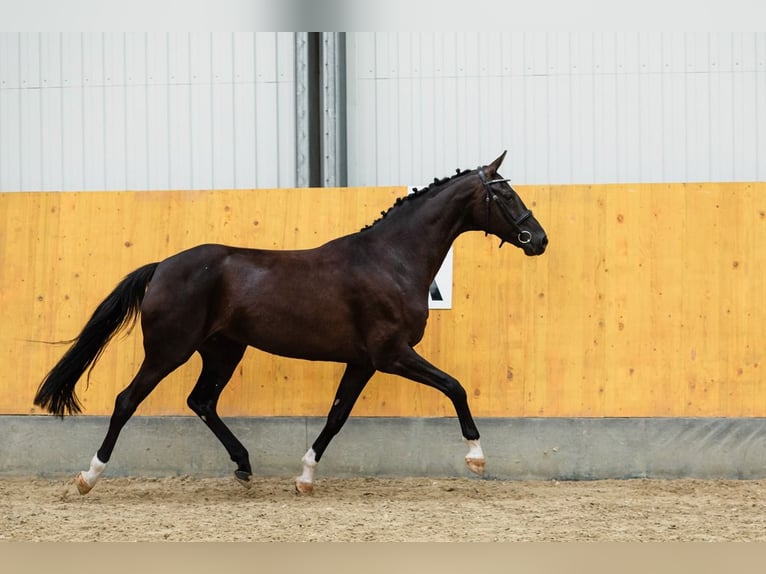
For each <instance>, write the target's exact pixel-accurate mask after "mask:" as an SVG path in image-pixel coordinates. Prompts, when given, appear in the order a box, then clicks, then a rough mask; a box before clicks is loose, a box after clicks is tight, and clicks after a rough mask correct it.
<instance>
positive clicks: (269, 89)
mask: <svg viewBox="0 0 766 574" xmlns="http://www.w3.org/2000/svg"><path fill="white" fill-rule="evenodd" d="M293 61H294V42H293V34H292V33H268V32H263V33H167V34H166V33H124V34H123V33H102V34H99V33H83V34H80V33H62V34H58V33H41V34H38V33H24V34H15V33H1V34H0V191H21V190H30V191H31V190H43V191H47V190H121V189H221V188H255V187H290V186H293V185H294V184H295V181H296V174H295V153H294V150H295V72H294V65H293Z"/></svg>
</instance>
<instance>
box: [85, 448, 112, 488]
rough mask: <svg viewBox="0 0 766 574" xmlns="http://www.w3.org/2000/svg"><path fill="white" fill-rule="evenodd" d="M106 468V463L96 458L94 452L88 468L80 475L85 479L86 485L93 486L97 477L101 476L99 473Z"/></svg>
mask: <svg viewBox="0 0 766 574" xmlns="http://www.w3.org/2000/svg"><path fill="white" fill-rule="evenodd" d="M105 469H106V463H105V462H101V461H100V460H99V459H98V455H97V454H94V455H93V458H92V459H91V461H90V468H89V469H88V470H86V471H84V472H83V473H82V477H83V479H84V480H85V482H87V483H88V486H90V487H91V488H93V486H94V485H95V484H96V482H97V481H98V479H99V477H100V476H101V473H102V472H104V470H105Z"/></svg>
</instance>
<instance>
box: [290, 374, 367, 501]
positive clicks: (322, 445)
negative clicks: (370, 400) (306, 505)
mask: <svg viewBox="0 0 766 574" xmlns="http://www.w3.org/2000/svg"><path fill="white" fill-rule="evenodd" d="M374 373H375V369H374V368H373V367H372V366H370V365H368V364H362V365H355V364H349V365H347V366H346V371H345V372H344V373H343V377H342V378H341V380H340V384H339V385H338V390H337V392H336V393H335V400H334V401H333V403H332V407H331V408H330V412H329V414H328V415H327V422H326V423H325V426H324V428H323V429H322V432H320V433H319V436H318V437H317V439H316V440H315V441H314V444H312V445H311V448H310V449H309V450H308V451H307V452H306V454H304V455H303V458H302V459H301V462H302V463H303V472H302V473H301V475H300V476H299V477H297V478H296V479H295V490H296V491H297V492H298V493H300V494H310V493H312V492H313V491H314V472H315V471H316V466H317V463H318V462H319V459H321V458H322V455H323V454H324V451H325V449H326V448H327V445H328V444H330V441H331V440H332V439H333V437H334V436H335V435H336V434H338V432H339V431H340V429H341V428H342V427H343V425H344V423H345V422H346V420H347V419H348V415H349V414H351V409H352V408H353V407H354V403H356V400H357V399H358V398H359V395H360V394H361V393H362V389H364V386H365V385H366V384H367V381H369V380H370V378H371V377H372V375H373V374H374Z"/></svg>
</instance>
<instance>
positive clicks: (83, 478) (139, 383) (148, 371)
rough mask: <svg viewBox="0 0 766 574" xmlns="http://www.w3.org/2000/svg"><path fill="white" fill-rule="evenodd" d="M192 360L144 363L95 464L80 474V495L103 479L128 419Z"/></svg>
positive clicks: (117, 406) (119, 401)
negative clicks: (182, 365) (177, 369)
mask: <svg viewBox="0 0 766 574" xmlns="http://www.w3.org/2000/svg"><path fill="white" fill-rule="evenodd" d="M188 358H189V356H186V357H184V358H183V360H180V361H175V362H167V361H160V362H157V361H150V360H148V359H144V362H143V364H142V365H141V368H140V369H139V370H138V373H136V376H135V377H134V378H133V380H132V381H131V383H130V384H129V385H128V386H127V387H126V388H125V389H124V390H123V391H122V392H121V393H120V394H118V395H117V398H116V399H115V402H114V411H113V412H112V417H111V418H110V419H109V430H107V433H106V436H105V437H104V441H103V442H102V443H101V448H99V449H98V451H97V452H96V454H95V456H94V457H93V459H92V460H91V463H90V468H89V469H88V470H87V471H83V472H81V473H80V474H78V475H77V477H76V479H75V484H76V485H77V490H79V492H80V494H87V493H88V492H90V490H91V489H92V488H93V486H94V485H95V484H96V482H97V481H98V479H99V477H100V476H101V473H102V472H104V469H105V468H106V463H108V462H109V459H110V458H111V456H112V451H113V450H114V445H115V444H116V443H117V437H118V436H119V435H120V431H121V430H122V427H124V426H125V423H127V422H128V419H130V417H131V416H133V413H134V412H136V409H137V408H138V405H139V404H141V401H143V400H144V399H145V398H146V397H147V396H149V393H151V392H152V391H153V390H154V389H155V387H156V386H157V385H158V384H159V382H160V381H161V380H162V379H164V378H165V377H166V376H168V375H169V374H170V373H171V372H172V371H174V370H175V369H176V368H177V367H178V366H180V365H181V364H183V363H184V362H186V360H187V359H188Z"/></svg>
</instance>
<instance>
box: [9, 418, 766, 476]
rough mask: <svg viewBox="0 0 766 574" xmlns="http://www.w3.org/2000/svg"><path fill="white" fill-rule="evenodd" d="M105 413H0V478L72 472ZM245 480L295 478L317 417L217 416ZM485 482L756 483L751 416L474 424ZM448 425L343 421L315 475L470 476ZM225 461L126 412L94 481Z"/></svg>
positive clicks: (172, 424) (761, 433) (203, 434)
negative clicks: (61, 416) (246, 455)
mask: <svg viewBox="0 0 766 574" xmlns="http://www.w3.org/2000/svg"><path fill="white" fill-rule="evenodd" d="M108 420H109V419H108V417H95V416H80V417H70V418H67V419H65V420H63V421H61V420H58V419H56V418H54V417H48V416H9V415H6V416H0V437H2V439H0V476H42V477H54V476H60V475H74V474H76V473H77V472H78V471H80V470H82V469H85V468H87V467H88V463H89V461H90V459H91V457H92V456H93V453H94V452H96V449H97V448H98V447H99V446H100V444H101V440H102V439H103V437H104V434H105V433H106V429H107V425H108ZM226 421H227V424H228V425H229V426H230V428H231V429H232V431H233V432H234V434H235V435H236V436H237V437H238V438H239V439H240V440H241V441H242V443H243V444H244V445H245V446H246V447H247V448H248V450H249V451H250V458H251V462H252V464H253V471H254V474H255V475H259V476H297V475H298V474H300V471H301V468H302V466H301V456H303V453H305V452H306V450H307V448H308V447H309V446H310V445H311V443H312V442H313V440H314V438H315V437H316V436H317V435H318V434H319V431H320V430H321V428H322V426H323V425H324V418H319V417H316V418H315V417H285V418H283V417H263V418H249V417H234V418H228V419H226ZM476 422H477V425H478V427H479V431H480V432H481V433H482V438H481V443H482V447H483V448H484V453H485V454H486V457H487V474H486V476H487V477H488V478H490V479H504V480H551V479H557V480H594V479H605V478H644V477H645V478H708V479H709V478H726V479H755V478H766V419H763V418H484V419H482V418H479V419H477V420H476ZM465 454H466V446H465V443H464V442H463V440H462V437H461V436H460V427H459V425H458V423H457V420H456V419H455V418H366V417H358V418H355V417H352V418H351V419H349V421H348V423H346V425H345V427H344V428H343V430H342V431H341V433H340V434H339V435H338V436H337V437H336V438H335V440H334V441H333V442H332V443H331V444H330V446H329V448H328V449H327V452H326V453H325V456H324V457H323V458H322V461H321V462H320V463H319V466H318V468H317V478H319V479H321V478H323V477H331V476H334V477H348V476H434V477H452V476H455V477H460V476H473V475H472V474H471V473H470V472H469V471H468V469H467V468H466V467H465V463H464V462H463V458H464V457H465ZM233 471H234V465H233V463H232V462H231V461H230V460H229V457H228V455H227V453H226V451H225V450H224V448H223V446H222V445H221V444H220V443H219V442H218V440H217V439H216V438H215V437H214V436H213V434H212V433H211V432H210V431H209V430H208V429H207V427H205V425H204V424H203V423H202V422H200V421H199V420H197V419H196V418H195V417H134V418H132V419H131V420H130V421H129V422H128V424H127V425H126V427H125V428H124V429H123V432H122V434H121V436H120V439H119V441H118V442H117V447H116V448H115V450H114V454H113V455H112V460H111V461H110V463H109V466H108V468H107V470H106V473H105V475H104V476H106V477H108V476H146V477H158V476H177V475H190V476H226V475H229V474H231V473H232V472H233Z"/></svg>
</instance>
